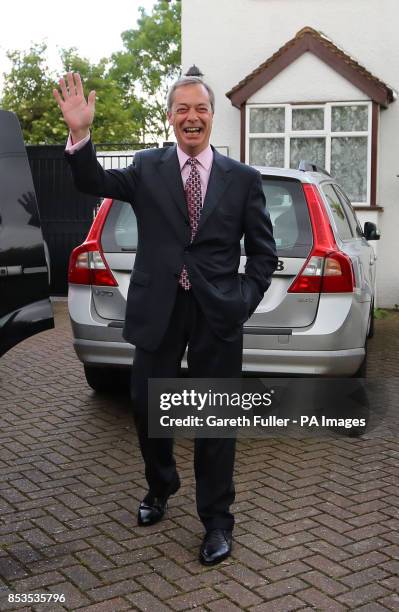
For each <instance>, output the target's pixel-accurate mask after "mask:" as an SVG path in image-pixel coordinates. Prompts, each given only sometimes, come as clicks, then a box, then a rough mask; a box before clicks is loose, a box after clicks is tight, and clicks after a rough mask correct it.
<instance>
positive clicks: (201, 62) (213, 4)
mask: <svg viewBox="0 0 399 612" xmlns="http://www.w3.org/2000/svg"><path fill="white" fill-rule="evenodd" d="M398 24H399V2H398V0H381V1H380V2H377V1H376V0H182V64H183V72H184V73H185V72H186V71H187V70H188V68H189V67H190V66H192V65H193V64H195V65H196V66H198V67H199V69H200V70H201V72H202V73H203V74H204V78H205V79H206V80H207V81H208V82H209V83H210V85H211V86H212V87H213V88H214V90H215V94H216V113H215V120H214V128H213V135H212V142H213V144H214V145H216V146H218V147H227V150H228V154H229V155H230V156H231V157H233V158H235V159H241V160H242V161H246V162H247V163H249V161H250V159H249V149H248V138H249V136H248V130H249V122H248V118H247V116H248V112H249V108H250V107H251V105H256V104H260V105H269V104H273V105H277V106H278V105H289V106H290V107H291V105H294V104H298V105H299V106H301V105H304V104H306V103H308V104H310V105H312V104H316V103H319V104H320V105H321V106H323V105H324V104H325V103H334V102H338V103H351V102H352V103H353V102H355V103H359V102H361V103H368V104H369V147H368V157H367V164H368V190H367V192H368V195H367V198H366V199H367V202H364V203H363V204H362V205H361V206H355V208H356V209H357V214H358V216H359V218H360V221H361V222H362V224H363V223H364V221H366V220H369V221H374V222H375V223H376V224H377V226H378V228H379V230H380V232H381V235H382V237H381V240H380V241H379V242H375V243H373V244H374V245H375V250H376V252H377V255H378V262H377V268H378V272H377V300H378V306H379V307H383V308H384V307H385V308H392V307H394V306H395V304H399V263H398V260H399V248H398V244H399V240H398V233H399V178H398V177H397V175H398V174H399V100H398V99H397V91H398V90H399V42H398V41H399V36H398ZM304 40H309V41H310V43H309V45H308V46H309V50H307V51H306V52H304V53H302V54H300V53H299V54H297V55H298V57H297V58H296V59H294V60H290V59H289V57H290V53H291V55H292V52H293V51H292V50H293V49H295V46H297V47H299V46H300V45H301V44H304V43H303V41H304ZM287 43H288V44H287ZM313 43H314V44H313ZM312 48H314V49H315V52H313V51H312ZM317 48H319V51H320V49H321V52H317ZM274 54H276V55H275V57H274V58H273V56H274ZM281 58H282V59H281ZM331 58H333V59H331ZM334 58H335V59H336V60H337V61H335V59H334ZM268 60H269V61H268ZM281 62H282V63H283V64H284V63H285V64H286V65H285V66H284V67H283V69H282V68H281ZM258 68H259V70H258V71H256V69H258ZM253 71H255V73H254V72H253ZM259 73H261V75H264V77H265V78H264V80H265V84H263V85H261V86H260V87H259V88H257V89H256V91H253V89H254V86H253V84H254V82H257V83H258V85H259V82H261V80H260V81H259V78H258V80H257V81H256V78H257V74H259ZM274 73H275V74H274ZM260 79H262V76H261V77H260ZM242 81H244V83H242ZM266 81H267V82H266ZM246 87H247V90H246V91H247V94H246V95H248V87H249V90H251V87H252V91H250V95H249V97H247V99H245V97H246V95H245V88H246ZM226 94H229V97H227V95H226ZM243 99H245V101H244V102H243V101H242V100H243ZM237 100H238V103H237ZM234 103H235V104H236V106H234ZM287 108H288V106H287ZM373 109H374V111H373ZM372 120H373V122H374V123H373V126H372V125H371V121H372ZM373 130H374V135H372V132H373ZM373 143H374V151H373V149H372V145H373ZM287 163H288V162H286V165H287ZM373 168H374V170H373ZM373 181H374V187H373ZM373 192H374V197H373V195H372V193H373Z"/></svg>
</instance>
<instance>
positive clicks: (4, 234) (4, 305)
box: [0, 110, 54, 355]
mask: <svg viewBox="0 0 399 612" xmlns="http://www.w3.org/2000/svg"><path fill="white" fill-rule="evenodd" d="M0 189H1V191H0V355H3V354H4V353H5V352H6V351H7V350H9V349H10V348H12V347H13V346H15V345H16V344H17V343H18V342H21V341H22V340H24V339H25V338H28V337H29V336H32V335H33V334H36V333H38V332H41V331H44V330H46V329H50V328H52V327H54V320H53V312H52V307H51V302H50V298H49V273H48V269H49V266H48V257H47V256H46V249H45V244H44V241H43V234H42V230H41V227H40V217H39V211H38V206H37V201H36V195H35V189H34V186H33V181H32V175H31V171H30V167H29V162H28V157H27V154H26V149H25V146H24V141H23V137H22V132H21V128H20V125H19V122H18V119H17V117H16V116H15V115H14V113H11V112H8V111H4V110H0Z"/></svg>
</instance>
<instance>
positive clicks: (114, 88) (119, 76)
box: [0, 0, 180, 144]
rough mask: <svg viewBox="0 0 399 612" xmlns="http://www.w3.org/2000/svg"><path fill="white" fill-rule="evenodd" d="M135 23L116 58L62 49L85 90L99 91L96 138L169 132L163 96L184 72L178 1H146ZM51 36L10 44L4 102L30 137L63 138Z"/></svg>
mask: <svg viewBox="0 0 399 612" xmlns="http://www.w3.org/2000/svg"><path fill="white" fill-rule="evenodd" d="M139 11H140V17H139V19H138V21H137V27H136V28H135V29H132V30H127V31H126V32H123V33H122V35H121V36H122V41H123V45H124V51H122V52H120V53H115V54H114V55H113V56H112V58H111V61H109V60H108V59H105V58H104V59H102V60H100V61H99V62H98V63H96V64H95V63H91V62H90V61H89V60H88V59H86V58H84V57H80V56H79V53H78V50H77V49H76V48H70V49H63V50H61V52H60V55H61V61H62V73H65V72H68V71H69V70H72V71H75V72H80V74H81V76H82V81H83V83H84V87H85V91H86V93H88V92H89V91H90V90H92V89H94V90H95V91H96V94H97V96H96V116H95V122H94V125H93V139H94V141H95V142H97V143H99V142H103V143H104V142H115V143H117V142H119V143H120V142H132V141H141V142H145V140H147V139H148V138H149V137H151V138H152V139H154V138H155V137H157V138H158V137H160V136H162V137H163V138H165V139H168V137H169V125H168V121H167V116H166V110H165V99H166V93H167V89H168V86H169V84H170V83H171V81H172V80H174V79H175V78H176V77H178V76H179V74H180V2H179V0H172V1H171V2H168V1H167V0H157V1H156V2H155V5H154V7H153V10H152V12H151V14H149V15H148V14H147V13H146V12H145V9H144V8H140V9H139ZM46 55H47V46H46V44H45V43H37V44H33V45H32V46H31V47H30V48H29V49H28V50H23V51H22V50H11V51H9V52H8V53H7V57H8V58H9V60H10V61H11V69H10V71H9V72H8V73H7V74H5V75H4V76H5V79H4V89H3V96H2V99H1V101H0V104H1V106H2V108H4V109H5V110H11V111H13V112H15V113H16V114H17V116H18V119H19V121H20V123H21V127H22V131H23V134H24V139H25V142H26V143H29V144H56V143H63V142H65V139H66V136H67V128H66V126H65V124H64V123H63V121H62V119H61V116H60V111H59V108H58V106H57V104H56V102H55V100H54V98H53V95H52V90H53V88H54V87H57V81H58V79H56V76H55V75H54V74H52V73H51V72H50V70H49V68H48V64H47V57H46Z"/></svg>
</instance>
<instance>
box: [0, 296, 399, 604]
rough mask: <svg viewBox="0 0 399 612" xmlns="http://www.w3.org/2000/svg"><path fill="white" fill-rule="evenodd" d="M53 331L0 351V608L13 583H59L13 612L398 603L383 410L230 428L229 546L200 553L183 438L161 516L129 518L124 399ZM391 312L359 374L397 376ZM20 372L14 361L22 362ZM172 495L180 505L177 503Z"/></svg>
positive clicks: (135, 475)
mask: <svg viewBox="0 0 399 612" xmlns="http://www.w3.org/2000/svg"><path fill="white" fill-rule="evenodd" d="M55 310H56V315H57V316H56V323H57V326H56V329H55V330H52V331H49V332H45V333H43V334H40V335H39V336H36V337H34V338H32V339H29V340H27V341H25V342H24V343H23V344H21V345H19V346H18V347H16V348H14V349H13V350H12V351H10V352H9V353H8V354H7V355H6V356H4V357H3V358H2V359H1V361H0V402H1V417H0V418H1V421H2V427H1V431H0V444H1V447H0V509H1V513H0V519H1V520H0V609H1V610H8V609H13V608H15V607H18V606H16V605H15V604H10V603H8V602H7V595H8V594H9V593H10V592H12V593H25V594H27V593H57V594H61V593H62V594H64V595H65V598H66V602H65V603H64V604H63V605H59V604H55V603H54V602H52V603H43V604H29V605H28V604H21V605H20V608H21V609H24V610H35V611H39V610H47V611H48V610H51V611H53V610H54V611H56V610H61V609H67V610H78V609H79V610H82V611H85V612H88V611H92V612H94V611H96V612H97V611H98V612H100V611H108V610H109V611H111V610H112V611H115V612H116V611H118V610H151V611H152V610H154V611H156V612H158V611H159V612H161V611H162V610H186V609H191V608H196V610H210V611H218V610H226V611H228V612H230V611H231V612H234V611H236V610H251V611H253V612H258V611H259V612H261V611H269V610H270V611H271V612H279V611H281V612H288V611H290V610H302V611H308V610H331V611H335V610H362V611H363V612H366V611H369V612H379V611H380V610H399V597H398V595H397V593H398V591H399V580H398V570H399V560H398V553H399V535H398V526H399V510H398V506H399V494H398V458H399V441H398V436H397V435H396V433H395V432H392V428H391V425H390V423H391V421H390V418H392V417H393V416H395V415H391V416H389V415H388V417H387V418H385V423H383V424H382V425H381V426H380V427H377V428H375V429H374V430H373V431H371V432H370V433H368V434H366V435H365V436H364V437H363V438H361V439H359V438H347V437H343V436H339V435H333V434H329V435H326V436H324V437H323V438H313V439H311V438H308V439H299V438H286V439H284V438H281V439H267V440H256V441H249V440H245V441H240V442H239V445H238V456H237V476H236V483H237V491H238V495H237V502H236V504H235V512H236V518H237V526H236V531H235V547H234V552H233V556H232V558H231V559H229V560H228V561H226V562H225V563H223V564H221V565H220V566H218V567H217V568H213V569H212V568H211V569H205V568H203V567H202V566H200V565H199V563H198V562H197V552H198V546H199V543H200V541H201V537H202V529H201V526H200V524H199V522H198V520H197V517H196V512H195V505H194V498H193V473H192V459H191V443H190V442H189V441H179V443H178V444H177V447H176V455H177V459H178V464H179V468H180V473H181V476H182V480H183V486H182V488H181V490H180V491H179V493H178V494H177V495H176V496H174V497H173V498H172V500H171V503H170V508H169V511H168V514H167V518H166V520H164V521H163V522H162V523H161V524H158V525H155V526H153V527H150V528H139V527H137V526H136V524H135V516H136V507H137V503H138V501H139V500H140V499H141V498H142V496H143V494H144V491H145V485H144V480H143V477H142V472H143V470H142V463H141V458H140V455H139V451H138V447H137V442H136V438H135V433H134V428H133V426H132V421H131V417H130V415H129V407H128V400H127V399H126V398H125V397H123V396H121V397H115V398H113V399H111V398H99V397H96V395H95V394H94V393H92V392H91V390H90V389H89V388H88V387H87V385H86V383H85V381H84V378H83V374H82V368H81V365H80V363H79V362H78V360H77V359H76V357H75V355H74V353H73V350H72V348H71V338H70V330H69V324H68V321H67V317H66V308H65V304H64V303H56V304H55ZM398 331H399V315H398V314H397V313H393V314H392V315H391V316H390V317H389V318H388V319H385V320H383V321H378V322H377V332H376V337H375V338H374V340H373V341H372V343H371V350H370V364H371V368H370V372H371V374H372V375H374V376H378V377H380V376H385V377H386V380H387V384H388V386H390V391H391V398H392V397H394V396H395V393H396V390H397V386H395V385H396V384H397V382H398V380H399V359H398V357H399V334H398ZM24 372H25V374H24ZM183 507H184V511H183V510H182V508H183Z"/></svg>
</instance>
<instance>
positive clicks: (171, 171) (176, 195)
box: [159, 146, 189, 221]
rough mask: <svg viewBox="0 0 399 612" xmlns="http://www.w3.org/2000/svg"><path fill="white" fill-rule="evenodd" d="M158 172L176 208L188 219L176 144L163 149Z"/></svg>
mask: <svg viewBox="0 0 399 612" xmlns="http://www.w3.org/2000/svg"><path fill="white" fill-rule="evenodd" d="M159 171H160V174H161V176H162V178H163V180H164V181H165V184H166V186H167V188H168V191H169V193H170V195H171V196H172V198H173V200H174V202H175V204H176V205H177V208H178V209H179V211H180V212H181V213H182V215H183V216H184V218H185V219H186V220H187V221H188V220H189V219H188V209H187V203H186V196H185V194H184V188H183V181H182V178H181V171H180V165H179V159H178V157H177V153H176V146H174V147H168V148H167V149H166V150H165V153H164V155H163V156H162V158H161V161H160V164H159Z"/></svg>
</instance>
